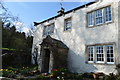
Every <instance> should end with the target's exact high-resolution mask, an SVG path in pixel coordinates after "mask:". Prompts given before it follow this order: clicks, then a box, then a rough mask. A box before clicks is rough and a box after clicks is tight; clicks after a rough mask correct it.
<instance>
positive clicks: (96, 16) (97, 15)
mask: <svg viewBox="0 0 120 80" xmlns="http://www.w3.org/2000/svg"><path fill="white" fill-rule="evenodd" d="M100 10H101V15H100V13H99V11H100ZM96 13H98V14H96ZM103 17H104V15H103V9H98V10H95V11H94V23H95V25H101V24H103V22H104V20H103ZM100 18H101V20H102V22H101V23H96V19H98V22H99V21H100Z"/></svg>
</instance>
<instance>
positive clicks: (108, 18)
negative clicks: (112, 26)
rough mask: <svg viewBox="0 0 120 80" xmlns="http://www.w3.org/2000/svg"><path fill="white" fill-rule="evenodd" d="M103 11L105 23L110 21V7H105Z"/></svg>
mask: <svg viewBox="0 0 120 80" xmlns="http://www.w3.org/2000/svg"><path fill="white" fill-rule="evenodd" d="M104 11H105V22H109V21H111V20H112V15H111V6H109V7H106V8H105V9H104Z"/></svg>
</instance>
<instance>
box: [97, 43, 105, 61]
mask: <svg viewBox="0 0 120 80" xmlns="http://www.w3.org/2000/svg"><path fill="white" fill-rule="evenodd" d="M97 47H99V48H97ZM101 47H103V48H101ZM97 49H99V50H97ZM97 51H98V52H97ZM97 55H99V56H97ZM102 55H103V57H102ZM97 58H99V59H102V58H103V61H102V60H101V61H98V60H97ZM104 61H105V60H104V46H103V45H98V46H96V63H104Z"/></svg>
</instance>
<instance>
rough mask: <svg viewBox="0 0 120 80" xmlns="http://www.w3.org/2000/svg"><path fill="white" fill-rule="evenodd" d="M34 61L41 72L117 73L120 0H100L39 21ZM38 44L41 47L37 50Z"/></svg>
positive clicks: (35, 36) (35, 37)
mask: <svg viewBox="0 0 120 80" xmlns="http://www.w3.org/2000/svg"><path fill="white" fill-rule="evenodd" d="M35 26H36V28H35V33H34V34H35V35H34V39H33V48H32V55H33V56H32V63H35V59H34V58H35V56H36V55H37V62H38V65H39V70H40V71H41V72H51V70H52V69H53V68H56V67H57V66H62V67H67V68H68V69H69V70H70V71H71V72H74V73H84V72H104V73H106V74H109V73H111V72H114V73H116V72H117V71H116V69H115V68H116V65H118V64H120V0H96V1H93V2H90V3H87V4H85V5H82V6H80V7H77V8H75V9H72V10H70V11H67V12H64V9H63V8H61V10H60V11H58V15H57V16H54V17H52V18H49V19H47V20H44V21H42V22H39V23H38V22H35ZM36 48H37V51H36Z"/></svg>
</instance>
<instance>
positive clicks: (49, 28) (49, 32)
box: [43, 23, 55, 36]
mask: <svg viewBox="0 0 120 80" xmlns="http://www.w3.org/2000/svg"><path fill="white" fill-rule="evenodd" d="M52 28H53V29H52ZM54 28H55V24H54V23H51V24H49V25H46V26H44V27H43V36H47V35H52V34H53V33H54ZM52 30H53V31H52Z"/></svg>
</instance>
